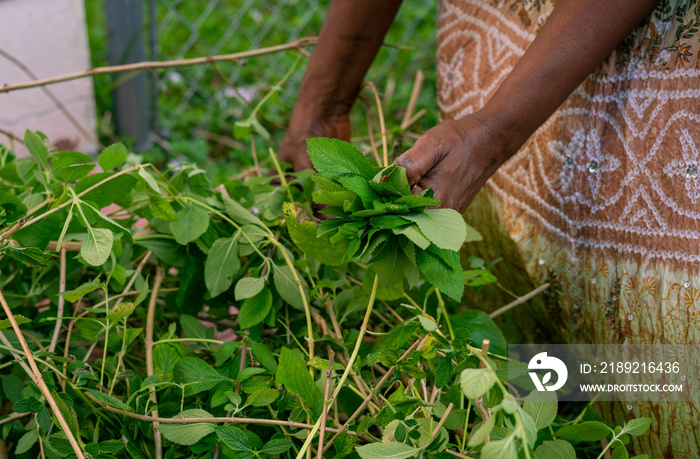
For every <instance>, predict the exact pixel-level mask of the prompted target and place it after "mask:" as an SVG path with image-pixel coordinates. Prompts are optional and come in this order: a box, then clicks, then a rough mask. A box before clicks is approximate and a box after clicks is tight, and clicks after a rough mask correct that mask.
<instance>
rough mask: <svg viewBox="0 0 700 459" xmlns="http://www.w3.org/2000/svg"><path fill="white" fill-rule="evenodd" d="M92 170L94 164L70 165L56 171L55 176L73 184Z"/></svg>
mask: <svg viewBox="0 0 700 459" xmlns="http://www.w3.org/2000/svg"><path fill="white" fill-rule="evenodd" d="M94 168H95V165H94V164H72V165H70V166H66V167H62V168H60V169H58V170H57V171H55V174H56V177H58V178H59V179H61V180H63V181H64V182H66V183H74V182H77V181H78V180H80V179H81V178H83V177H86V176H87V175H88V174H89V173H90V172H92V170H93V169H94Z"/></svg>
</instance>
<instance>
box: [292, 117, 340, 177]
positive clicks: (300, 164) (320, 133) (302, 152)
mask: <svg viewBox="0 0 700 459" xmlns="http://www.w3.org/2000/svg"><path fill="white" fill-rule="evenodd" d="M310 137H330V138H335V139H341V140H345V141H349V140H350V118H349V117H348V115H330V116H327V117H325V118H322V119H318V118H315V117H311V116H306V115H296V114H295V115H294V116H292V119H291V122H290V124H289V127H288V128H287V132H286V133H285V135H284V139H283V140H282V145H280V150H279V158H280V160H282V161H286V162H288V163H290V164H291V165H292V166H293V168H294V170H295V171H300V170H303V169H311V160H310V159H309V154H308V153H307V150H306V139H308V138H310Z"/></svg>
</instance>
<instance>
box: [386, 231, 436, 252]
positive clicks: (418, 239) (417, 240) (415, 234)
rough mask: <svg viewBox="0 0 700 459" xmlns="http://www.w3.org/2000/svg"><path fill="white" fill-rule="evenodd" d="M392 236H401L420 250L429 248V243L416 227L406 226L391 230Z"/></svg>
mask: <svg viewBox="0 0 700 459" xmlns="http://www.w3.org/2000/svg"><path fill="white" fill-rule="evenodd" d="M392 231H393V232H394V234H403V235H404V236H406V237H407V238H408V240H409V241H411V242H413V243H414V244H416V245H417V246H418V247H420V248H421V249H423V250H425V249H427V248H428V246H430V241H429V240H428V238H427V237H425V236H424V235H423V233H421V232H420V230H419V229H418V226H416V225H408V226H404V227H401V228H393V229H392Z"/></svg>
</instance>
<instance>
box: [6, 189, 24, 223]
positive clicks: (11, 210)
mask: <svg viewBox="0 0 700 459" xmlns="http://www.w3.org/2000/svg"><path fill="white" fill-rule="evenodd" d="M0 207H2V208H3V209H4V210H5V221H8V222H14V221H16V220H19V218H20V217H21V216H22V215H24V214H26V213H27V210H28V209H27V206H26V205H25V204H24V203H23V202H22V201H20V200H19V198H18V197H17V196H15V195H14V194H10V193H7V192H5V191H0Z"/></svg>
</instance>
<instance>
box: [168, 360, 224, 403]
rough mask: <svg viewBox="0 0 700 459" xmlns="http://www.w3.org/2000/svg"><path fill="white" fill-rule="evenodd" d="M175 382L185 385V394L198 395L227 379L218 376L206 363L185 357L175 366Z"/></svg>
mask: <svg viewBox="0 0 700 459" xmlns="http://www.w3.org/2000/svg"><path fill="white" fill-rule="evenodd" d="M173 375H174V378H175V381H176V382H179V383H184V384H187V389H186V391H187V393H188V394H190V395H192V394H198V393H200V392H203V391H205V390H209V389H213V388H214V387H215V386H216V385H217V384H219V383H220V382H222V381H229V378H227V377H225V376H223V375H221V374H219V373H218V372H217V371H216V370H214V369H213V368H212V367H211V366H210V365H209V364H208V363H207V362H205V361H203V360H200V359H196V358H194V357H185V358H184V359H182V360H180V361H179V362H178V363H177V364H176V365H175V370H174V372H173Z"/></svg>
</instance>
